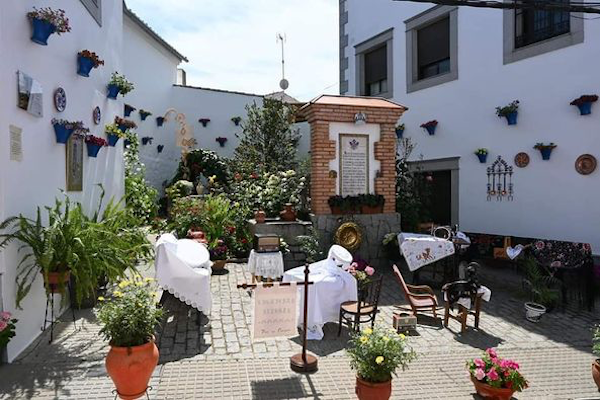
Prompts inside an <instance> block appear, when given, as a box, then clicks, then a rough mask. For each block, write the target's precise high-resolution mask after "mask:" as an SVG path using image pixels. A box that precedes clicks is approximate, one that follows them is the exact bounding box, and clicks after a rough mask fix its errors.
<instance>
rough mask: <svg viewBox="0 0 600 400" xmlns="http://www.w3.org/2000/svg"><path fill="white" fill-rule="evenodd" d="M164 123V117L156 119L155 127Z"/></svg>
mask: <svg viewBox="0 0 600 400" xmlns="http://www.w3.org/2000/svg"><path fill="white" fill-rule="evenodd" d="M164 122H165V118H164V117H156V126H163V124H164Z"/></svg>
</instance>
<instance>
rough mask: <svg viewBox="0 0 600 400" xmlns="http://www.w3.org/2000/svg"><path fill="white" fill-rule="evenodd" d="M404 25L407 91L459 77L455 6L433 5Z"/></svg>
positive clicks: (456, 9) (456, 13)
mask: <svg viewBox="0 0 600 400" xmlns="http://www.w3.org/2000/svg"><path fill="white" fill-rule="evenodd" d="M404 23H405V24H406V92H407V93H410V92H414V91H417V90H421V89H426V88H429V87H432V86H436V85H441V84H442V83H446V82H450V81H453V80H455V79H458V8H457V7H452V6H441V5H440V6H435V7H432V8H430V9H428V10H425V11H424V12H422V13H420V14H418V15H415V16H414V17H412V18H409V19H407V20H406V21H404Z"/></svg>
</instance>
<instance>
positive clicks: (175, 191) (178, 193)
mask: <svg viewBox="0 0 600 400" xmlns="http://www.w3.org/2000/svg"><path fill="white" fill-rule="evenodd" d="M193 191H194V184H193V183H192V182H190V181H185V180H180V181H177V182H175V183H174V184H173V185H171V186H169V187H168V188H166V189H165V194H166V195H167V198H168V199H169V200H171V202H174V201H175V200H177V199H179V198H181V197H185V196H189V195H191V194H192V192H193Z"/></svg>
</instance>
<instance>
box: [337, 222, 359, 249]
mask: <svg viewBox="0 0 600 400" xmlns="http://www.w3.org/2000/svg"><path fill="white" fill-rule="evenodd" d="M335 243H336V244H339V245H340V246H342V247H344V248H346V249H347V250H348V251H355V250H356V249H358V248H359V247H360V245H361V243H362V231H361V229H360V227H359V226H358V225H357V224H356V223H354V222H345V223H343V224H342V225H340V227H339V228H338V229H337V231H336V232H335Z"/></svg>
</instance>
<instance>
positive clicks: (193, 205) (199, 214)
mask: <svg viewBox="0 0 600 400" xmlns="http://www.w3.org/2000/svg"><path fill="white" fill-rule="evenodd" d="M203 213H204V211H203V204H202V200H201V199H200V198H197V197H194V198H192V197H182V198H179V199H177V200H175V201H174V203H173V207H172V209H171V214H170V215H171V220H170V222H169V227H170V228H171V229H173V230H175V233H176V234H177V236H178V237H180V238H184V237H186V235H187V232H188V230H189V229H190V228H196V229H201V227H202V222H203V221H204V220H203V218H204V215H203Z"/></svg>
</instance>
